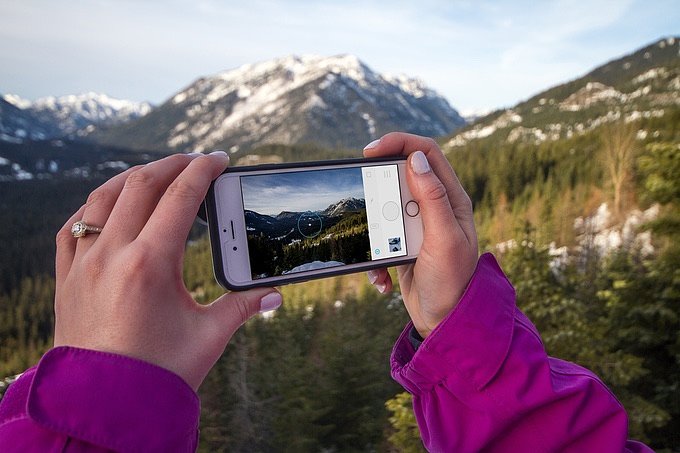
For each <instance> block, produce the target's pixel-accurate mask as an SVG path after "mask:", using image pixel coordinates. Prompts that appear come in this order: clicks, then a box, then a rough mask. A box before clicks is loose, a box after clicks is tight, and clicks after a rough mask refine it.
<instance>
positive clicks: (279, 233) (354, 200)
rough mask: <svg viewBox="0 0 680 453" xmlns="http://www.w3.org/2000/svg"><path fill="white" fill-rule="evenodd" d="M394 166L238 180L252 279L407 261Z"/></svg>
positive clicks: (266, 175)
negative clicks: (396, 259) (381, 261)
mask: <svg viewBox="0 0 680 453" xmlns="http://www.w3.org/2000/svg"><path fill="white" fill-rule="evenodd" d="M397 171H398V169H397V166H396V165H377V166H369V167H363V168H338V169H331V170H312V171H294V172H288V173H278V174H264V175H252V176H243V177H241V178H240V179H241V193H242V196H243V207H244V211H245V221H246V232H247V238H248V254H249V256H250V270H251V274H252V278H253V279H260V278H265V277H272V276H276V275H283V274H292V273H296V272H303V271H308V270H313V269H320V268H327V267H334V266H341V265H343V264H355V263H361V262H365V261H370V260H379V259H385V258H392V257H397V256H404V255H406V254H407V251H406V244H405V241H404V221H403V216H402V209H401V196H400V190H399V174H398V173H397Z"/></svg>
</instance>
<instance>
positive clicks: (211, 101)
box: [90, 55, 464, 152]
mask: <svg viewBox="0 0 680 453" xmlns="http://www.w3.org/2000/svg"><path fill="white" fill-rule="evenodd" d="M463 124H464V120H463V119H462V117H461V116H460V115H459V114H458V113H457V112H456V110H454V109H453V108H452V107H451V106H450V105H449V103H448V102H447V101H446V100H445V99H444V98H443V97H441V96H440V95H439V94H437V93H436V92H434V91H433V90H431V89H429V88H427V87H426V86H425V85H424V84H423V83H422V82H420V81H418V80H415V79H411V78H408V77H404V76H401V77H389V76H385V75H381V74H378V73H376V72H375V71H373V70H372V69H371V68H369V67H368V66H367V65H366V64H365V63H363V62H361V61H360V60H359V59H358V58H356V57H354V56H352V55H340V56H336V57H328V58H325V57H317V56H302V57H298V56H290V57H285V58H279V59H275V60H271V61H266V62H262V63H257V64H252V65H245V66H242V67H240V68H238V69H234V70H231V71H227V72H223V73H220V74H217V75H215V76H212V77H204V78H200V79H198V80H197V81H195V82H194V83H192V84H191V85H189V86H188V87H186V88H185V89H183V90H181V91H179V92H178V93H177V94H175V95H174V96H172V97H171V98H170V99H169V100H168V101H166V102H165V103H163V104H162V105H161V106H159V107H158V108H157V109H155V110H154V111H153V112H151V113H150V114H149V115H146V116H144V117H143V118H140V119H138V120H136V121H132V122H129V123H127V124H124V125H121V126H119V127H115V128H110V129H106V130H99V131H96V132H95V133H93V134H92V135H91V136H90V138H91V139H92V140H96V141H98V142H100V143H105V144H116V145H118V146H126V147H130V148H146V149H171V150H176V151H184V150H197V151H205V150H209V149H220V148H221V149H226V150H230V151H231V152H236V151H239V150H241V151H244V150H245V151H247V150H249V149H252V148H254V147H257V146H261V145H265V144H285V145H292V144H303V143H309V144H316V145H320V146H323V147H326V148H360V147H362V146H363V145H365V144H366V143H368V142H370V141H371V140H373V139H374V138H376V137H379V136H380V135H382V134H384V133H386V132H388V131H391V130H406V131H409V132H413V133H418V134H423V135H428V136H442V135H446V134H449V133H450V132H451V131H453V130H455V129H456V128H458V127H460V126H462V125H463Z"/></svg>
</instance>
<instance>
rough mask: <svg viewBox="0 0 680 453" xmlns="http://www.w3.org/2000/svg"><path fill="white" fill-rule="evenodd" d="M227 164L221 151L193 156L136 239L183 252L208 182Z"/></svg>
mask: <svg viewBox="0 0 680 453" xmlns="http://www.w3.org/2000/svg"><path fill="white" fill-rule="evenodd" d="M228 164H229V156H228V155H227V153H225V152H224V151H216V152H214V153H211V154H208V155H206V156H201V157H198V158H196V159H194V160H193V161H192V162H191V163H190V164H189V165H187V167H186V168H185V169H184V170H183V171H182V172H181V173H180V174H179V176H177V178H175V180H174V181H173V182H172V183H171V184H170V185H169V186H168V188H167V189H166V190H165V193H164V194H163V196H162V197H161V199H160V201H159V202H158V204H157V205H156V208H155V209H154V211H153V213H152V214H151V217H149V220H148V221H147V222H146V225H144V228H142V231H141V232H140V233H139V236H138V239H141V240H144V241H147V242H149V243H154V244H157V243H158V242H159V238H162V243H161V244H160V248H162V249H164V250H166V251H168V252H170V253H176V252H179V254H180V255H181V254H182V253H183V252H184V243H185V242H186V239H187V237H188V236H189V231H190V230H191V226H192V225H193V223H194V218H195V217H196V213H197V212H198V208H199V207H200V205H201V203H202V202H203V199H204V198H205V195H206V193H207V192H208V188H209V187H210V183H211V182H212V180H213V179H215V178H217V176H219V175H220V173H222V172H223V171H224V169H225V168H226V167H227V165H228Z"/></svg>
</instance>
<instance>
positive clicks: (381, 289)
mask: <svg viewBox="0 0 680 453" xmlns="http://www.w3.org/2000/svg"><path fill="white" fill-rule="evenodd" d="M375 287H376V288H377V290H378V292H379V293H380V294H385V290H386V289H387V283H379V284H377V285H375Z"/></svg>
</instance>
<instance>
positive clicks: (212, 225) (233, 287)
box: [205, 156, 415, 291]
mask: <svg viewBox="0 0 680 453" xmlns="http://www.w3.org/2000/svg"><path fill="white" fill-rule="evenodd" d="M398 160H406V157H404V156H392V157H387V158H383V157H377V158H356V159H335V160H321V161H310V162H284V163H280V164H262V165H248V166H242V167H228V168H227V169H226V170H225V171H224V172H223V173H239V172H248V171H252V170H276V169H287V168H313V167H321V166H328V165H343V164H374V163H378V164H379V163H381V162H394V161H398ZM205 212H206V216H207V220H208V231H209V237H210V249H211V251H212V258H213V272H214V274H215V280H217V282H218V283H219V284H220V285H221V286H222V287H224V288H226V289H228V290H230V291H243V290H247V289H251V288H260V287H267V286H271V284H269V283H258V282H256V281H254V282H252V283H249V284H244V285H241V284H234V283H232V282H230V281H228V280H227V279H226V273H225V272H224V267H223V261H224V260H223V259H222V250H221V246H220V241H219V237H220V236H219V229H218V227H217V206H216V204H215V183H214V181H213V183H212V184H210V188H209V189H208V194H207V195H206V198H205ZM413 262H415V258H407V257H398V258H388V259H385V260H380V261H376V262H367V263H366V264H365V265H361V266H358V267H354V268H352V269H346V268H343V267H342V266H340V267H339V268H338V269H337V270H335V271H329V272H327V273H324V274H323V275H291V276H285V277H284V276H281V277H280V279H279V281H278V282H277V286H280V285H287V284H290V283H300V282H305V281H309V280H316V279H320V278H327V277H335V276H338V275H347V274H354V273H357V272H363V271H367V270H370V269H379V268H384V267H389V266H395V265H400V264H408V263H413Z"/></svg>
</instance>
